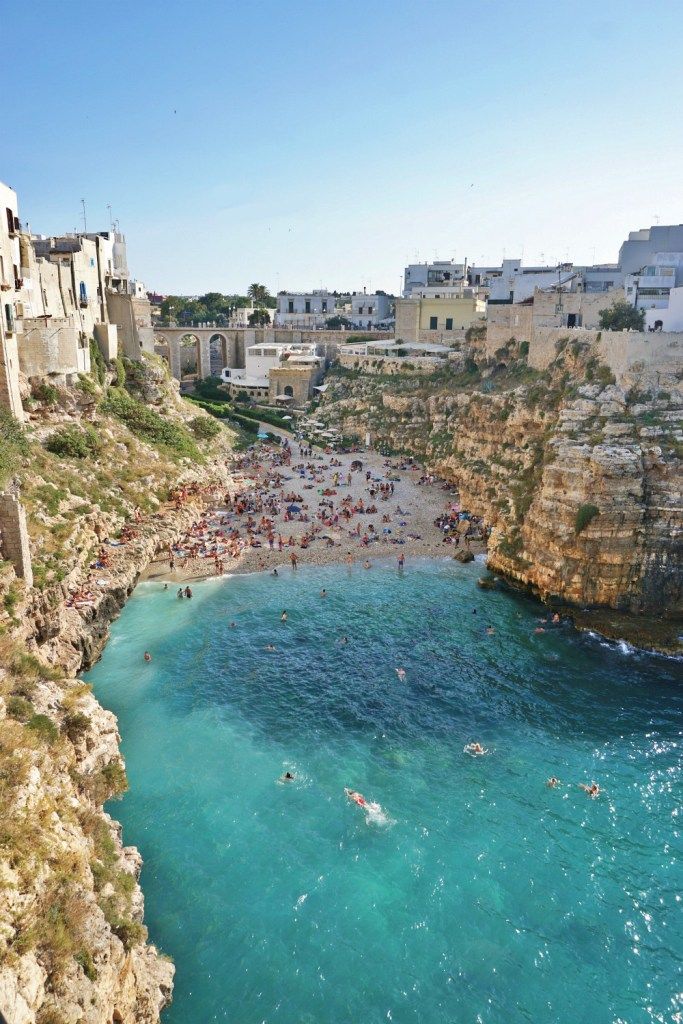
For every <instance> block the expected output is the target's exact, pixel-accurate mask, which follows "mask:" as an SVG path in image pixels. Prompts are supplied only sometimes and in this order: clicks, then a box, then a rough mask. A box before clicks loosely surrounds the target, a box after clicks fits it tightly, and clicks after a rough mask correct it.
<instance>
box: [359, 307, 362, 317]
mask: <svg viewBox="0 0 683 1024" xmlns="http://www.w3.org/2000/svg"><path fill="white" fill-rule="evenodd" d="M362 315H363V307H362V306H359V307H358V316H362Z"/></svg>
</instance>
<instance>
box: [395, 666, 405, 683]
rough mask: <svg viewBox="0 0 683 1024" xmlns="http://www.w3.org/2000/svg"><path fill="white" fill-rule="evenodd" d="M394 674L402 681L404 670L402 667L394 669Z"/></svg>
mask: <svg viewBox="0 0 683 1024" xmlns="http://www.w3.org/2000/svg"><path fill="white" fill-rule="evenodd" d="M396 675H397V676H398V678H399V679H400V680H401V682H403V680H404V679H405V677H406V670H405V669H404V668H397V669H396Z"/></svg>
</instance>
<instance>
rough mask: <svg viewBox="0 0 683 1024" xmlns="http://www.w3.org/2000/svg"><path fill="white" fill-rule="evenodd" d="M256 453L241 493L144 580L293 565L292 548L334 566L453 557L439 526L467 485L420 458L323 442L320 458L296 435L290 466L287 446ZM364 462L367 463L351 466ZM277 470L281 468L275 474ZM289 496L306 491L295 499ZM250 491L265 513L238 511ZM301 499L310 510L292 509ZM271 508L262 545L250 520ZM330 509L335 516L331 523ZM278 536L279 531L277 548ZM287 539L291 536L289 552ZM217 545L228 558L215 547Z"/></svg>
mask: <svg viewBox="0 0 683 1024" xmlns="http://www.w3.org/2000/svg"><path fill="white" fill-rule="evenodd" d="M252 458H253V464H248V462H249V458H248V457H247V458H246V459H245V460H244V463H245V464H242V465H241V464H240V462H238V463H237V465H236V468H235V471H234V476H233V484H232V486H231V488H230V490H229V494H230V497H231V499H232V501H231V502H230V503H226V504H225V505H218V504H216V505H215V507H211V508H209V509H207V511H206V513H205V514H204V516H203V517H202V518H201V519H198V526H197V530H196V532H195V533H194V535H189V534H188V536H187V537H186V538H185V540H184V541H183V542H181V543H180V544H179V545H178V546H177V549H176V551H175V553H174V558H173V561H174V565H173V568H171V559H170V555H169V554H168V553H163V554H160V555H159V556H158V557H157V558H156V559H154V560H153V561H152V562H150V564H149V566H148V567H147V569H146V571H145V572H144V573H143V576H142V579H147V580H158V581H164V582H169V583H186V582H187V581H189V580H198V579H202V578H206V577H209V576H216V575H232V574H235V573H249V572H259V571H266V570H267V571H272V570H273V569H278V570H279V569H281V568H284V567H285V566H290V565H291V555H292V552H294V553H295V555H296V558H297V561H298V564H299V565H307V564H308V565H310V564H314V565H326V564H330V563H334V562H351V561H354V562H355V561H360V562H364V561H366V560H369V561H370V562H372V561H373V559H380V558H381V559H387V558H395V559H398V558H399V556H400V555H401V554H402V555H403V557H404V558H405V560H406V562H409V560H410V559H411V558H415V557H425V556H436V557H444V556H453V555H454V554H455V552H456V551H457V550H458V548H457V547H456V546H455V545H454V544H453V543H445V542H444V532H443V530H442V529H441V528H440V527H439V526H435V524H434V521H435V520H436V519H437V518H438V517H440V516H442V515H443V514H444V513H446V512H447V511H449V512H452V510H453V509H454V508H458V495H457V491H456V490H455V489H454V488H453V487H451V486H450V485H446V484H444V483H443V482H442V481H433V482H429V481H428V478H425V476H424V470H423V469H422V467H420V466H418V465H417V464H409V463H408V461H407V460H403V459H400V458H398V457H394V458H390V459H387V458H385V456H383V455H380V454H379V453H377V452H360V453H350V454H339V453H333V454H323V453H322V452H321V451H320V450H315V449H314V451H313V453H312V454H311V455H310V456H308V455H300V454H299V446H298V444H297V443H296V442H292V447H291V461H290V464H289V465H278V462H279V461H280V459H281V449H278V448H274V447H271V446H267V445H264V446H262V448H261V449H259V450H258V451H255V452H254V453H253V456H252ZM357 460H360V462H361V463H362V470H358V469H355V470H352V469H351V466H352V463H354V462H356V461H357ZM301 467H306V468H301ZM274 474H280V476H279V478H278V479H277V480H276V481H275V482H274V479H273V477H274ZM368 474H370V476H369V479H368ZM335 479H336V481H337V482H336V483H335ZM347 481H350V482H349V483H347ZM392 484H393V493H388V494H387V493H386V491H385V495H386V496H383V495H382V492H381V487H382V486H384V487H385V488H387V487H389V488H390V487H391V485H392ZM325 492H328V493H325ZM330 492H331V493H330ZM373 494H374V497H373ZM288 495H290V496H291V495H295V496H296V499H295V500H294V501H292V500H288V497H287V496H288ZM240 497H241V498H242V499H243V501H244V502H245V503H246V504H247V505H248V508H249V509H252V510H253V509H255V508H257V509H258V510H259V511H258V512H257V511H252V512H251V513H250V512H243V513H238V512H237V511H236V503H237V502H238V501H239V500H240ZM298 499H301V500H298ZM344 502H345V504H343V503H344ZM324 503H327V504H324ZM330 503H331V505H330ZM361 504H362V506H363V507H364V508H365V509H367V508H375V509H376V512H370V513H368V512H363V513H354V514H352V515H351V517H350V518H348V519H347V518H346V517H345V516H343V515H339V516H338V518H339V521H338V522H336V523H331V519H332V517H333V515H334V514H335V513H340V512H341V510H342V508H344V507H346V508H358V507H360V505H361ZM292 505H294V507H295V508H297V509H299V510H300V511H299V512H293V513H289V514H288V513H287V509H288V508H289V507H291V506H292ZM262 512H265V514H266V516H267V517H268V521H269V523H270V524H271V525H270V526H269V527H266V528H264V529H262V530H261V531H260V532H259V531H258V527H257V529H256V531H255V536H254V541H255V543H256V544H257V545H259V546H248V545H247V543H246V540H245V539H244V538H246V536H247V526H246V524H247V522H248V521H249V518H250V515H251V521H252V522H253V521H254V520H255V521H256V522H257V524H260V520H261V513H262ZM321 517H325V518H326V520H327V522H326V524H323V519H322V518H321ZM387 520H388V521H387ZM200 524H201V525H200ZM313 529H315V530H317V531H318V532H317V534H316V535H315V537H314V539H313V540H311V541H310V542H309V543H308V546H304V547H302V546H301V544H302V539H303V538H304V537H305V536H306V535H308V536H309V537H310V535H311V532H312V530H313ZM229 530H234V531H239V533H240V536H241V539H240V541H239V546H240V550H239V553H238V554H237V557H232V555H230V554H228V553H227V552H226V551H225V550H224V545H223V544H222V541H223V537H224V534H225V532H226V531H229ZM358 531H360V532H358ZM249 532H251V531H249ZM268 535H272V536H273V537H274V543H273V548H272V549H271V548H270V546H269V542H268ZM280 537H281V538H283V541H284V546H283V548H282V550H280V549H279V543H278V541H279V538H280ZM364 537H365V538H367V540H366V541H365V542H364V541H363V538H364ZM373 538H377V539H373ZM292 541H293V544H292V543H291V542H292ZM399 542H400V543H399ZM198 543H199V544H200V545H201V548H202V553H201V554H195V555H194V556H191V555H190V554H189V552H190V551H191V547H192V544H195V545H196V544H198ZM304 543H305V542H304ZM215 544H217V545H218V554H217V557H218V559H219V562H220V563H222V564H221V565H220V566H219V565H217V564H216V555H215V554H214V553H213V551H212V549H213V547H214V545H215ZM467 546H468V547H469V549H470V550H471V551H472V553H473V554H477V553H479V552H482V551H485V550H486V547H485V544H484V543H482V542H481V541H480V540H471V541H469V542H468V541H465V540H462V541H461V543H460V548H462V549H464V548H466V547H467ZM233 550H234V549H233Z"/></svg>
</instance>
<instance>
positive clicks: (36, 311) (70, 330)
mask: <svg viewBox="0 0 683 1024" xmlns="http://www.w3.org/2000/svg"><path fill="white" fill-rule="evenodd" d="M0 209H1V210H2V216H0V295H1V309H0V314H1V315H0V402H1V403H2V404H3V405H4V406H5V407H6V408H8V409H9V410H10V411H11V412H12V414H13V415H14V416H16V417H17V418H18V419H22V418H23V409H22V406H21V398H20V389H19V380H20V376H19V375H20V373H23V374H24V375H25V376H26V377H28V378H31V377H45V376H48V377H52V378H57V379H61V380H62V381H63V382H69V381H70V380H71V379H72V378H73V377H75V375H76V374H78V373H88V372H89V371H90V368H91V367H90V342H91V340H94V341H95V342H96V343H97V344H98V346H99V347H100V349H101V351H102V354H103V355H104V358H105V359H107V360H112V359H114V358H116V356H117V355H118V352H119V344H120V345H121V349H122V351H123V353H124V354H125V355H127V356H129V357H130V358H132V359H139V358H140V357H141V354H142V352H143V351H147V352H153V351H154V335H153V331H152V326H151V313H150V305H149V301H148V299H147V295H146V293H145V290H144V285H142V283H141V282H132V281H131V280H130V277H129V273H128V265H127V258H126V240H125V238H124V236H123V235H122V234H121V233H120V232H118V231H113V230H111V231H102V232H97V233H91V234H86V233H83V234H66V235H59V236H51V237H45V236H42V235H32V234H31V233H30V232H29V231H28V230H24V229H23V228H22V225H21V222H20V220H19V212H18V204H17V196H16V193H15V192H14V190H13V189H11V188H10V187H9V186H7V185H4V184H2V183H0Z"/></svg>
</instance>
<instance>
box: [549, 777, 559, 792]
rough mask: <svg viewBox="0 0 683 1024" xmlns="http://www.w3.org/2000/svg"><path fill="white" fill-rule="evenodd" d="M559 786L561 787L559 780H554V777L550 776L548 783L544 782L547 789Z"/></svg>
mask: <svg viewBox="0 0 683 1024" xmlns="http://www.w3.org/2000/svg"><path fill="white" fill-rule="evenodd" d="M559 785H561V783H560V780H559V779H556V778H555V776H554V775H551V776H550V778H549V779H548V781H547V782H546V786H547V787H548V789H557V787H558V786H559Z"/></svg>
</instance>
